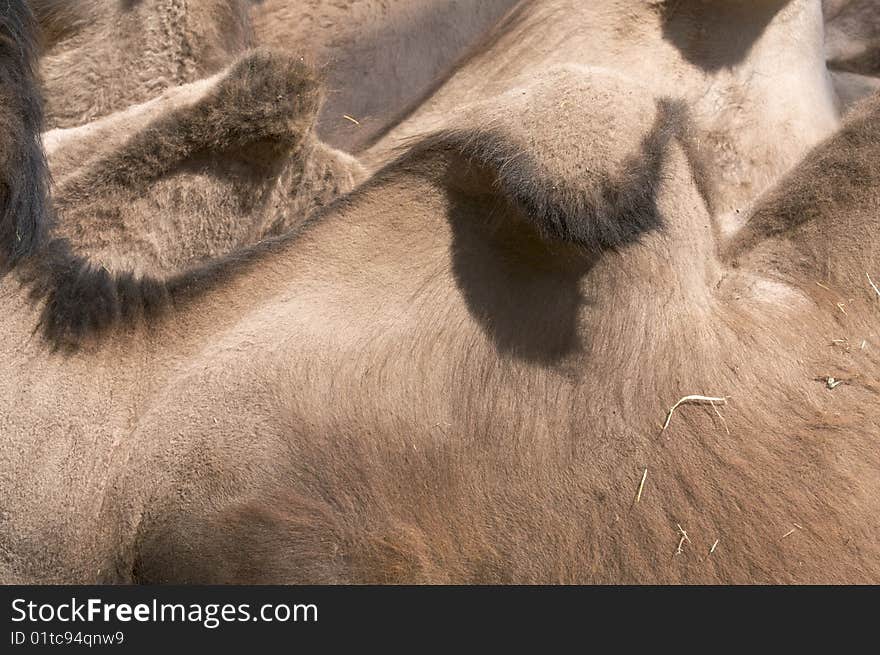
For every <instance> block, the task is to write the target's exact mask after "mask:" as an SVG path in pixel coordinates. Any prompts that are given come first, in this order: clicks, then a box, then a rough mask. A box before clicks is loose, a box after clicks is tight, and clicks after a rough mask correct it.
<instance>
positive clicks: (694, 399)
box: [661, 396, 727, 432]
mask: <svg viewBox="0 0 880 655" xmlns="http://www.w3.org/2000/svg"><path fill="white" fill-rule="evenodd" d="M688 403H693V404H704V403H709V404H710V405H712V407H715V403H718V404H719V405H726V404H727V398H715V397H713V396H685V397H684V398H682V399H681V400H679V401H678V402H677V403H675V404H674V405H673V406H672V409H670V410H669V412H668V413H667V414H666V422H665V423H664V424H663V429H662V430H661V432H665V431H666V428H668V427H669V422H670V421H671V420H672V415H673V414H674V413H675V410H677V409H678V408H679V407H681V406H682V405H684V404H688ZM715 411H716V413H717V411H718V410H717V409H716V410H715ZM725 427H726V424H725Z"/></svg>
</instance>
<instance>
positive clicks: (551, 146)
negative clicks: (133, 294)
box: [0, 67, 880, 582]
mask: <svg viewBox="0 0 880 655" xmlns="http://www.w3.org/2000/svg"><path fill="white" fill-rule="evenodd" d="M654 101H655V98H653V97H652V96H651V94H650V93H646V92H645V88H644V85H643V84H642V83H641V81H639V80H632V79H628V78H626V77H621V76H619V75H615V74H609V73H608V72H607V71H602V70H597V69H590V68H584V67H564V68H561V69H551V70H548V71H545V72H544V73H543V74H542V75H536V76H535V78H534V79H533V80H532V81H531V82H530V83H529V84H527V85H524V86H521V87H514V88H511V89H509V90H507V91H506V93H504V94H502V95H500V96H499V97H498V98H496V99H492V100H488V101H484V102H476V103H472V104H468V105H467V106H465V107H462V108H461V109H460V110H459V113H457V114H455V115H453V116H450V117H449V119H448V120H449V124H450V125H451V126H453V127H455V128H457V129H459V130H462V131H463V133H464V134H466V135H470V137H472V140H473V139H476V140H479V138H480V135H481V134H484V133H485V130H486V129H488V128H491V129H492V131H493V134H494V135H495V138H496V139H497V140H498V143H499V144H503V145H504V146H505V147H507V146H509V147H511V148H513V149H515V150H517V151H521V152H522V153H523V157H525V158H526V161H527V162H530V163H531V168H530V170H531V176H530V177H529V179H530V180H544V181H547V182H549V183H551V184H558V185H559V186H560V187H561V188H566V189H574V190H577V191H579V192H583V193H589V192H590V191H591V189H592V186H591V185H593V184H595V183H596V182H597V180H601V179H603V178H604V176H605V175H606V174H607V175H608V176H609V178H610V179H612V180H616V181H619V182H620V184H621V185H624V184H625V182H626V180H627V179H628V175H627V171H628V166H629V163H628V162H630V161H631V160H632V161H636V162H640V161H643V159H644V157H642V156H641V155H643V154H645V153H644V150H643V149H644V145H645V143H646V141H645V139H646V137H647V136H649V135H650V134H651V133H652V132H653V130H654V128H655V127H656V124H657V122H658V120H660V119H661V118H662V116H661V115H660V112H659V110H658V108H657V106H656V105H655V102H654ZM584 107H590V109H591V110H590V111H589V112H586V111H584V110H583V108H584ZM873 110H874V111H875V112H876V111H878V108H877V107H876V106H875V107H874V108H873ZM660 122H661V123H662V120H660ZM869 134H873V135H874V140H873V143H876V142H877V141H876V139H877V132H873V133H869ZM863 142H865V143H868V144H870V143H872V141H871V140H870V139H864V140H863ZM682 143H683V141H682V140H680V139H673V140H672V141H671V143H670V145H669V147H668V149H665V150H664V151H663V153H662V154H663V157H662V169H661V171H660V175H659V176H658V177H657V178H656V180H655V182H656V185H657V186H656V188H655V194H653V197H654V198H655V200H656V210H657V212H658V213H659V214H660V215H661V216H662V218H663V219H664V227H663V228H662V229H660V230H656V231H651V232H648V233H646V234H643V235H642V236H641V239H640V240H639V241H638V242H633V243H629V244H628V245H625V246H622V247H620V248H619V249H617V250H615V251H612V250H607V249H598V250H595V249H594V250H592V251H590V252H584V251H583V250H579V249H578V248H575V247H573V246H571V245H568V244H564V243H559V242H548V241H546V240H544V239H542V238H540V237H539V236H538V235H537V234H536V233H535V232H534V230H532V229H531V228H530V227H529V225H530V221H532V220H535V217H533V216H528V215H524V214H522V213H520V212H519V211H518V210H516V209H514V208H513V207H512V206H511V205H510V204H508V203H509V199H507V198H505V197H501V195H503V193H502V192H501V191H499V190H498V189H501V188H503V187H499V186H496V185H494V184H492V182H493V179H494V178H497V179H501V176H503V175H505V174H506V173H510V172H511V171H517V170H520V169H518V168H516V166H517V165H518V163H521V162H520V161H519V158H518V160H517V163H514V161H512V160H511V161H510V162H508V164H507V165H506V166H505V165H503V163H502V165H501V166H492V165H487V166H472V167H469V166H468V164H467V161H466V157H461V156H459V155H457V154H456V153H457V152H458V149H457V146H455V144H454V142H453V143H449V144H447V145H448V147H445V148H444V147H438V146H436V145H435V146H434V147H432V148H431V149H429V150H428V151H427V152H425V153H422V154H421V155H419V150H418V146H417V145H416V146H414V147H415V148H416V150H415V151H414V152H413V153H412V154H411V158H410V160H409V161H408V162H404V163H401V164H399V165H396V166H394V167H392V168H390V169H388V170H386V171H384V172H383V173H381V174H380V175H379V176H377V177H376V178H374V179H373V180H372V181H371V182H370V183H369V184H367V185H365V186H364V187H362V188H361V189H360V190H359V191H358V192H356V193H355V194H354V195H353V196H351V197H350V198H349V199H348V200H346V201H343V202H341V203H339V204H337V205H335V206H334V207H333V208H332V209H331V210H330V211H329V212H328V213H327V214H326V215H325V216H324V218H323V219H322V220H321V221H319V222H316V223H314V224H313V225H311V226H310V227H309V228H308V229H307V230H306V231H304V232H303V233H302V234H301V235H300V236H299V238H297V239H295V240H290V241H288V242H286V243H281V244H279V245H278V247H276V248H275V249H274V250H272V251H271V252H266V253H263V254H262V256H260V257H259V258H258V261H257V264H258V265H256V266H250V267H246V268H244V269H243V270H241V271H239V272H238V273H237V274H234V275H232V276H231V277H228V278H225V280H224V281H223V282H222V283H219V284H217V285H215V286H213V287H210V288H208V289H206V290H203V291H202V292H201V293H199V294H197V295H195V296H192V297H191V298H190V299H189V300H187V301H186V302H184V303H181V304H179V305H178V306H177V307H176V309H175V311H174V312H173V313H171V314H168V315H167V316H166V317H165V318H163V319H160V320H158V321H157V322H154V323H152V324H151V325H149V326H144V325H139V326H135V327H132V328H129V329H119V330H118V331H116V332H112V333H110V334H107V335H104V337H103V338H102V339H101V340H100V341H97V342H90V341H86V342H85V343H84V344H83V345H82V346H81V347H80V349H79V350H77V351H76V352H74V353H72V354H62V353H54V354H53V353H52V352H50V349H49V347H48V345H47V344H46V343H45V342H43V341H42V340H41V338H40V337H39V336H34V335H33V334H32V330H33V326H34V323H35V322H36V320H37V312H38V311H39V309H40V308H39V307H31V305H30V303H29V302H28V300H27V297H26V291H25V290H22V289H21V288H20V287H19V286H18V284H17V282H16V280H15V276H14V275H7V276H5V277H4V278H3V279H2V280H0V302H2V307H3V310H4V311H2V312H0V331H2V333H3V334H4V339H3V341H2V342H0V397H2V398H4V399H6V401H7V402H5V403H4V405H3V407H2V409H0V434H2V435H3V439H2V441H0V493H2V496H0V505H2V507H3V513H2V514H0V551H2V552H3V553H4V557H3V558H2V559H0V579H2V580H3V581H4V582H15V581H20V582H23V581H40V582H49V581H80V582H87V581H98V580H101V581H132V580H134V581H152V582H166V581H182V582H197V581H198V582H207V581H215V582H233V581H250V582H262V581H274V582H300V581H312V582H341V581H353V582H365V581H379V582H402V581H410V582H429V581H430V582H493V581H494V582H537V581H541V582H571V581H577V582H878V581H880V569H878V562H880V557H878V550H877V548H878V546H877V544H878V539H877V537H878V534H880V527H878V523H877V517H878V516H880V511H878V510H880V507H878V498H880V494H878V491H880V489H878V479H877V476H876V471H877V470H878V466H880V461H878V457H880V455H878V451H877V448H876V435H877V433H878V429H880V415H878V413H877V406H878V404H877V399H878V393H880V390H878V388H877V385H876V380H877V379H878V376H880V358H878V354H877V353H878V352H880V351H878V348H880V333H878V326H880V321H878V318H880V304H878V299H877V297H876V294H875V293H874V291H873V290H872V289H871V288H870V286H869V285H868V283H867V279H866V278H865V279H864V281H863V280H862V278H861V273H862V272H863V271H864V272H870V271H871V267H872V266H874V265H876V261H877V260H878V254H880V242H878V241H877V238H876V235H877V234H878V230H877V228H878V226H877V220H878V219H877V216H876V212H873V211H871V210H870V209H869V210H867V211H866V210H865V209H864V208H865V207H868V208H872V207H875V206H876V202H877V198H876V189H877V188H880V187H878V184H876V183H875V182H876V181H877V180H878V179H880V172H878V171H877V169H876V161H878V160H880V158H878V157H869V158H865V159H864V160H863V161H862V164H863V168H864V169H865V171H866V172H867V173H870V174H871V175H872V177H870V178H869V179H864V180H862V181H863V182H864V184H859V185H854V187H853V189H854V190H853V191H852V193H853V194H856V193H857V190H861V193H864V194H865V195H863V196H859V195H854V196H853V197H852V198H848V199H846V198H843V199H838V200H837V201H835V202H829V198H833V196H823V195H821V194H820V195H819V198H820V199H822V200H823V204H819V205H816V207H817V208H820V211H818V212H817V213H816V214H815V215H811V216H810V217H809V219H808V220H807V222H806V223H805V225H806V228H807V232H806V233H803V234H797V233H796V234H791V235H789V236H787V235H786V233H785V232H783V233H782V236H781V237H780V236H777V237H776V238H775V240H774V239H770V240H767V239H764V238H758V239H745V240H741V241H737V240H736V239H733V240H727V239H722V238H719V236H718V233H717V232H716V231H713V230H712V229H711V228H710V227H709V226H710V224H711V216H710V213H709V210H708V208H707V206H706V204H705V202H704V200H703V198H702V196H701V194H700V192H699V185H698V184H697V183H696V176H695V173H694V170H693V168H692V166H691V165H690V161H689V158H688V156H687V148H685V147H683V145H682ZM869 154H876V152H874V153H869ZM632 156H635V159H634V160H633V159H632ZM827 173H828V178H827V180H824V182H827V189H826V192H827V193H833V191H834V190H835V189H838V188H840V186H841V184H840V180H838V179H835V175H836V174H837V173H838V169H834V168H830V169H828V171H827ZM844 173H846V171H844ZM805 174H806V175H807V182H808V183H809V184H810V185H811V186H813V187H815V186H817V185H819V184H820V183H823V178H822V176H820V175H816V173H815V171H812V170H806V171H805ZM802 182H803V180H801V179H800V178H799V177H797V175H795V177H793V178H792V180H787V181H785V182H784V183H783V184H782V186H780V187H779V189H778V194H781V195H783V196H785V194H786V193H787V191H786V189H788V188H791V189H794V190H795V191H797V192H798V194H800V189H799V188H798V185H799V184H801V183H802ZM823 188H824V186H823ZM547 193H548V194H549V197H551V198H554V197H557V196H555V195H554V194H553V193H552V192H551V191H547ZM771 200H772V199H771ZM843 200H847V202H846V203H844V202H843ZM768 202H770V201H768ZM761 206H762V205H759V207H758V211H756V216H760V215H761V214H760V211H759V210H760V207H761ZM768 206H770V205H768ZM799 215H801V216H803V213H800V214H799ZM586 218H587V219H589V216H587V217H586ZM844 228H846V229H844ZM777 234H778V232H777ZM846 235H858V238H859V239H860V242H859V246H860V247H859V248H858V249H853V248H852V244H851V243H848V242H847V240H846ZM823 237H827V238H823ZM816 244H819V248H818V250H815V249H814V250H812V251H811V248H815V247H816ZM719 253H720V254H719ZM792 253H795V254H796V255H797V256H796V257H795V258H792ZM774 255H776V256H774ZM875 273H877V274H876V275H874V279H875V280H876V279H877V278H878V277H880V271H875ZM817 281H821V282H822V284H823V287H820V286H818V285H817V284H816V282H817ZM825 287H827V289H828V290H826V289H825ZM841 299H843V300H842V302H843V303H844V309H845V310H846V313H845V314H844V312H843V311H841V310H840V309H839V308H838V307H837V306H836V302H839V301H841ZM836 337H841V338H842V337H846V338H847V340H848V341H847V343H849V344H852V345H853V347H852V348H850V349H846V348H837V347H835V346H833V345H831V343H830V342H831V339H832V338H836ZM862 341H864V342H865V347H864V348H862V347H860V344H861V343H862ZM823 375H833V376H834V377H836V378H838V379H841V380H844V381H845V383H844V384H843V385H841V386H839V387H837V388H836V389H835V390H833V391H832V390H829V389H828V388H827V383H826V382H827V381H823V380H817V378H820V377H822V376H823ZM692 393H704V394H708V395H719V396H720V395H724V396H730V402H729V404H728V405H727V406H725V407H721V408H718V409H719V411H720V412H722V413H723V416H724V422H722V421H721V420H720V419H719V418H718V417H717V416H716V415H715V414H714V413H713V411H712V410H711V408H708V407H690V406H688V407H682V408H680V409H679V410H678V411H677V413H676V414H675V416H674V417H673V418H672V421H671V423H670V427H669V429H668V430H667V431H665V432H663V433H661V432H660V425H661V424H662V422H663V420H664V418H665V415H666V412H667V410H668V409H669V408H670V407H671V406H672V405H673V404H674V403H675V402H676V401H677V400H678V399H679V398H681V397H683V396H685V395H688V394H692ZM728 431H729V434H728ZM645 469H648V471H649V473H648V477H647V481H646V484H645V486H644V488H643V489H642V494H641V497H640V500H639V502H638V503H636V502H635V497H636V493H637V491H638V488H639V482H640V480H641V479H642V476H643V471H644V470H645ZM795 524H797V526H799V527H795ZM679 526H680V527H681V528H682V529H683V530H685V531H687V534H688V536H689V540H688V541H686V542H681V536H680V532H679V531H678V527H679ZM791 530H794V532H792V533H790V531H791ZM679 546H681V548H680V550H681V552H680V554H675V553H676V551H677V550H679V548H678V547H679ZM713 547H714V549H713ZM710 552H711V554H710Z"/></svg>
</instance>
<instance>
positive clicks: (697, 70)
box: [361, 0, 838, 228]
mask: <svg viewBox="0 0 880 655" xmlns="http://www.w3.org/2000/svg"><path fill="white" fill-rule="evenodd" d="M560 65H569V66H589V67H596V68H602V69H609V70H614V71H617V72H618V73H619V74H621V75H623V76H626V77H630V78H633V79H638V80H640V81H641V82H642V83H643V84H644V85H645V89H646V93H650V94H651V95H653V96H655V97H666V98H672V99H676V100H679V101H681V102H682V103H683V104H684V106H685V107H686V108H687V110H688V112H689V114H690V115H691V116H692V118H693V123H694V131H695V142H697V143H699V144H700V145H701V150H702V151H703V155H704V156H703V160H704V161H705V163H706V171H705V172H706V180H707V182H708V183H709V184H708V187H709V188H710V189H711V194H712V201H713V210H714V211H713V213H717V214H720V215H724V216H725V218H726V219H729V222H730V223H731V228H735V227H736V225H737V222H736V216H737V211H740V212H741V211H742V210H743V209H744V208H745V207H747V206H748V204H749V203H750V202H752V201H753V200H754V199H755V198H756V197H757V196H758V195H759V194H760V193H761V191H763V190H764V189H766V188H767V187H768V186H770V185H771V184H772V183H773V182H774V181H775V180H777V179H778V178H779V176H781V175H782V174H783V173H784V172H785V171H786V170H788V169H789V168H790V167H791V166H793V165H794V164H796V163H797V161H798V160H799V159H800V158H801V157H802V156H803V155H804V154H805V153H806V151H807V150H809V149H810V148H811V147H812V146H814V145H815V144H816V143H818V142H819V141H821V140H822V139H823V138H825V137H826V136H827V135H828V134H829V133H830V132H831V131H833V129H835V127H836V126H837V121H838V116H837V109H836V99H835V97H834V94H833V89H832V88H831V86H830V84H829V82H828V77H827V72H826V70H825V56H824V52H823V39H822V14H821V7H820V5H819V2H818V0H759V1H754V0H747V1H741V2H721V1H718V2H716V1H714V0H680V1H671V0H670V1H669V2H666V1H665V0H655V1H642V2H632V1H630V0H595V1H593V2H578V1H575V0H553V1H552V2H523V3H521V4H520V5H518V7H517V10H516V11H515V12H513V13H512V14H511V16H510V18H509V20H506V21H504V22H503V23H502V24H500V25H498V27H497V29H496V30H495V32H494V34H492V35H491V38H489V39H486V40H484V41H483V42H481V43H480V45H479V46H478V47H477V48H476V50H475V52H473V53H472V56H470V57H469V58H467V59H466V60H464V61H462V62H461V63H460V64H459V65H458V66H457V67H456V70H455V71H454V73H453V74H451V75H450V76H449V78H448V79H447V80H445V81H444V83H443V84H442V85H440V87H439V88H438V89H437V90H436V92H435V93H434V94H433V95H432V96H431V97H430V98H429V99H428V100H427V101H426V102H424V103H423V104H422V105H421V106H420V107H419V108H418V109H417V110H416V111H414V112H413V113H412V115H411V116H409V117H408V118H407V119H406V120H405V121H403V122H401V123H400V124H399V125H397V126H395V128H394V129H393V130H391V131H390V132H389V133H388V134H387V135H385V136H384V137H383V138H382V139H381V140H380V141H379V142H378V143H376V144H375V145H374V146H372V147H371V148H370V149H369V150H368V151H366V152H364V153H363V154H362V156H361V159H362V161H364V162H365V165H367V166H368V167H369V168H373V167H380V166H381V165H383V164H384V163H385V162H386V161H387V157H388V153H389V152H393V151H394V150H395V149H396V148H397V147H398V146H399V145H400V143H401V142H406V140H407V139H410V138H412V137H414V136H419V135H424V134H425V133H427V132H431V131H434V130H436V129H440V128H442V126H443V125H445V123H446V122H447V117H448V115H449V114H450V113H451V112H454V111H455V109H456V108H457V107H461V106H463V105H467V104H470V103H473V102H475V101H478V100H480V99H484V98H492V97H494V96H496V95H498V94H499V93H503V92H504V91H506V90H508V89H510V88H512V87H515V86H517V85H523V84H527V83H529V82H530V81H531V80H532V79H534V78H535V76H538V75H541V74H542V73H543V71H545V70H546V69H547V68H548V67H550V66H560ZM572 102H577V100H576V99H572ZM584 110H585V111H589V108H588V107H584Z"/></svg>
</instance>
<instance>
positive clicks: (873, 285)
mask: <svg viewBox="0 0 880 655" xmlns="http://www.w3.org/2000/svg"><path fill="white" fill-rule="evenodd" d="M865 277H867V278H868V284H870V285H871V288H872V289H874V291H875V292H876V293H877V297H878V298H880V289H878V288H877V285H876V284H874V280H872V279H871V276H870V275H869V274H868V273H865Z"/></svg>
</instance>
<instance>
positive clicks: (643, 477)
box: [636, 469, 648, 503]
mask: <svg viewBox="0 0 880 655" xmlns="http://www.w3.org/2000/svg"><path fill="white" fill-rule="evenodd" d="M647 478H648V469H645V472H644V473H642V481H641V482H640V483H639V491H638V493H637V494H636V502H637V503H638V502H639V501H640V500H641V499H642V490H643V489H644V488H645V480H646V479H647Z"/></svg>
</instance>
